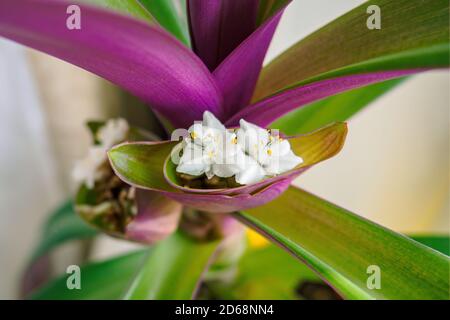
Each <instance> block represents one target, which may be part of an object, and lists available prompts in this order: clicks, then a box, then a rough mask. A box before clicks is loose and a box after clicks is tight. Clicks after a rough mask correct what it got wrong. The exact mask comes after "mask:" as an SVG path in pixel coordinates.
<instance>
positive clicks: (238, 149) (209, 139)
mask: <svg viewBox="0 0 450 320" xmlns="http://www.w3.org/2000/svg"><path fill="white" fill-rule="evenodd" d="M239 124H240V128H239V129H238V130H237V132H232V131H229V130H227V129H226V128H225V126H224V125H223V124H222V123H220V121H219V120H217V119H216V118H215V117H214V115H213V114H212V113H210V112H208V111H206V112H205V113H204V114H203V121H202V122H199V123H195V124H194V125H192V126H191V127H190V128H189V130H188V132H189V136H188V137H186V138H185V139H184V141H183V142H182V144H181V145H179V146H178V147H177V148H179V149H182V150H183V155H182V156H181V158H180V160H179V162H178V163H177V164H178V166H177V169H176V170H177V172H180V173H185V174H189V175H192V176H200V175H202V174H205V175H206V176H207V178H208V179H211V178H212V177H213V176H218V177H222V178H227V177H232V176H235V179H236V182H237V183H239V184H243V185H245V184H251V183H255V182H258V181H260V180H262V179H264V178H267V177H271V176H275V175H278V174H281V173H283V172H286V171H288V170H291V169H293V168H295V167H296V166H297V165H299V164H300V163H302V162H303V160H302V158H300V157H298V156H296V155H295V154H294V153H293V152H292V150H291V146H290V144H289V141H287V140H284V139H282V138H280V137H279V136H276V135H274V134H273V132H271V131H268V130H266V129H263V128H260V127H258V126H256V125H254V124H251V123H249V122H247V121H245V120H243V119H241V121H240V122H239Z"/></svg>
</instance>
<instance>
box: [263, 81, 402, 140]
mask: <svg viewBox="0 0 450 320" xmlns="http://www.w3.org/2000/svg"><path fill="white" fill-rule="evenodd" d="M404 80H405V78H399V79H393V80H388V81H384V82H380V83H375V84H372V85H369V86H366V87H362V88H357V89H353V90H350V91H347V92H343V93H340V94H337V95H334V96H330V97H328V98H325V99H322V100H319V101H316V102H313V103H311V104H308V105H305V106H304V107H303V108H299V109H296V110H294V111H291V112H290V113H288V114H286V115H284V116H283V117H281V118H279V119H278V120H276V121H275V122H273V123H272V124H271V125H270V127H271V128H274V129H278V130H280V131H281V132H284V133H285V134H287V135H295V134H302V133H306V132H310V131H313V130H317V129H318V128H320V127H323V126H325V125H327V124H329V123H332V122H336V121H347V120H348V119H350V118H351V117H352V116H353V115H355V114H356V113H358V112H359V111H361V110H362V109H364V108H365V107H367V106H368V105H370V104H371V103H372V102H373V101H375V100H376V99H378V98H379V97H380V96H382V95H383V94H385V93H387V92H389V91H390V90H392V89H394V88H396V87H397V86H398V85H400V84H401V83H403V81H404Z"/></svg>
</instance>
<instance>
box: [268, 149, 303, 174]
mask: <svg viewBox="0 0 450 320" xmlns="http://www.w3.org/2000/svg"><path fill="white" fill-rule="evenodd" d="M302 162H303V159H302V158H300V157H298V156H296V155H295V154H294V153H293V152H292V151H289V152H288V154H286V155H285V156H282V157H276V158H273V160H272V161H271V162H270V163H268V164H267V165H265V166H264V169H265V170H266V172H267V173H268V174H269V175H277V174H281V173H284V172H286V171H289V170H291V169H294V168H295V167H296V166H298V165H299V164H301V163H302Z"/></svg>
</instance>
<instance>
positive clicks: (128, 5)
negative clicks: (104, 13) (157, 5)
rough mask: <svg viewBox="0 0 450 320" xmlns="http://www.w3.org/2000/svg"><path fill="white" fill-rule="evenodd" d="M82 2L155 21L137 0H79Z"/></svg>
mask: <svg viewBox="0 0 450 320" xmlns="http://www.w3.org/2000/svg"><path fill="white" fill-rule="evenodd" d="M78 1H79V2H81V3H83V2H84V3H88V4H93V5H96V6H100V7H103V8H107V9H110V10H115V11H118V12H121V13H125V14H128V15H130V16H132V17H134V18H138V19H141V20H145V21H147V22H149V23H154V19H153V17H152V15H151V14H150V13H149V12H147V11H146V10H145V9H144V8H143V7H142V6H141V5H140V4H139V3H138V2H137V1H136V0H78Z"/></svg>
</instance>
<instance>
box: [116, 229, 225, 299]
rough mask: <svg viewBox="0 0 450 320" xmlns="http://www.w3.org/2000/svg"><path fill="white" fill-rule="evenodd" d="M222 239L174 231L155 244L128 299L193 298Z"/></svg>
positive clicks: (127, 295)
mask: <svg viewBox="0 0 450 320" xmlns="http://www.w3.org/2000/svg"><path fill="white" fill-rule="evenodd" d="M218 243H219V242H218V241H213V242H198V241H195V240H193V239H191V238H189V237H188V236H186V235H184V234H183V233H181V232H177V233H174V234H173V235H172V236H170V237H169V238H167V239H166V240H164V241H162V242H160V243H158V245H156V246H155V247H154V249H153V251H152V252H151V253H150V254H149V256H148V258H147V261H146V262H145V264H144V265H143V267H142V268H141V270H140V272H139V273H138V274H137V276H136V278H135V279H134V281H133V283H132V285H131V287H130V289H129V290H128V291H127V293H126V295H125V299H131V300H138V299H149V300H164V299H173V300H186V299H191V298H192V297H193V296H194V294H195V291H196V289H197V286H198V284H199V281H200V279H201V276H202V275H203V273H204V272H205V270H206V269H207V267H208V266H209V264H210V263H211V256H212V254H213V252H214V251H215V250H216V249H217V245H218Z"/></svg>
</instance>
